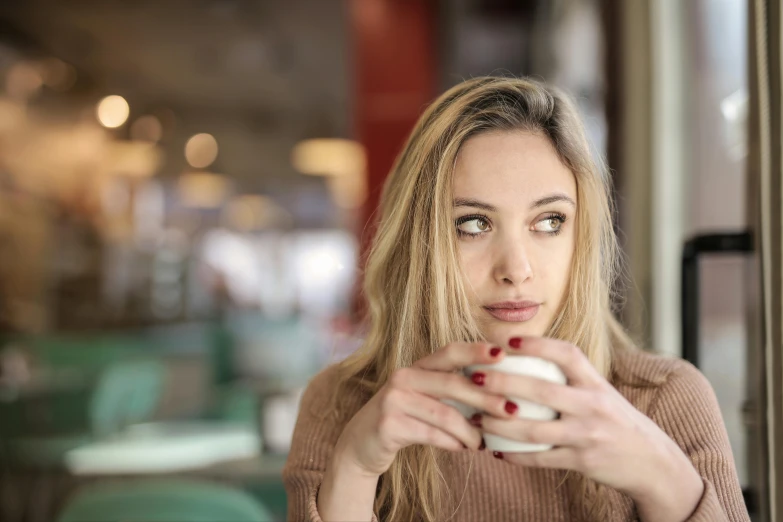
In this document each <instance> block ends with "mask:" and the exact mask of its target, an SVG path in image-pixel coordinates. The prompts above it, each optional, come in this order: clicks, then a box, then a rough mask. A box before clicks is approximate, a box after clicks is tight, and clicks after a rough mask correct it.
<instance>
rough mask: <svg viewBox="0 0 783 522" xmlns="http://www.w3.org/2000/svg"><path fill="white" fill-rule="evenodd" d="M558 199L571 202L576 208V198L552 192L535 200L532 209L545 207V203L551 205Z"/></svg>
mask: <svg viewBox="0 0 783 522" xmlns="http://www.w3.org/2000/svg"><path fill="white" fill-rule="evenodd" d="M558 201H565V202H566V203H569V204H570V205H571V206H572V207H574V208H576V203H574V200H573V199H571V198H569V197H568V196H566V195H565V194H551V195H549V196H544V197H543V198H540V199H537V200H535V201H534V202H533V204H532V205H530V208H531V209H534V208H538V207H543V206H544V205H549V204H550V203H556V202H558Z"/></svg>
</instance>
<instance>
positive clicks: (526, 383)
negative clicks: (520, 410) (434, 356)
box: [482, 370, 593, 415]
mask: <svg viewBox="0 0 783 522" xmlns="http://www.w3.org/2000/svg"><path fill="white" fill-rule="evenodd" d="M482 373H483V379H482V381H483V385H482V387H483V388H484V389H485V390H486V391H487V392H490V393H493V394H496V395H502V396H504V397H513V398H514V399H522V400H526V401H530V402H533V403H535V404H540V405H541V406H547V407H549V408H552V409H553V410H555V411H557V412H559V413H562V414H568V415H583V414H587V413H589V412H590V411H592V410H591V408H590V401H591V400H592V398H593V395H592V392H591V391H589V390H585V389H582V388H575V387H573V386H568V385H564V384H559V383H555V382H551V381H545V380H543V379H537V378H535V377H530V376H527V375H513V374H510V373H504V372H498V371H491V370H487V371H482Z"/></svg>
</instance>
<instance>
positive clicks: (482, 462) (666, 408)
mask: <svg viewBox="0 0 783 522" xmlns="http://www.w3.org/2000/svg"><path fill="white" fill-rule="evenodd" d="M335 378H336V372H335V371H334V367H330V368H327V369H326V370H324V371H323V372H321V373H320V374H318V375H317V376H316V377H315V378H314V379H313V380H312V382H311V383H310V385H309V387H308V388H307V391H306V392H305V394H304V397H303V399H302V403H301V409H300V413H299V419H298V421H297V424H296V429H295V432H294V438H293V443H292V447H291V453H290V455H289V457H288V462H287V463H286V466H285V469H284V470H283V479H284V482H285V487H286V491H287V493H288V520H289V521H310V522H322V521H321V518H320V516H319V514H318V508H317V505H316V498H317V495H318V487H319V486H320V484H321V479H322V477H323V474H324V470H325V468H326V466H327V463H328V462H329V458H330V455H331V453H332V449H333V448H334V445H335V443H336V441H337V438H338V437H339V436H340V433H341V432H342V429H343V425H335V424H334V423H329V422H324V421H321V420H319V419H322V418H323V414H324V411H325V408H327V404H328V402H327V401H328V399H329V397H330V392H331V391H332V390H333V389H334V386H335V382H336V381H335ZM612 381H613V383H614V385H615V387H616V388H617V389H618V390H619V391H620V393H622V394H623V396H625V397H626V398H627V399H628V400H629V401H630V402H631V403H632V404H633V405H634V406H635V407H636V408H637V409H638V410H640V411H642V412H643V413H645V414H646V415H647V416H649V417H650V418H651V419H653V420H654V421H655V422H656V423H657V424H658V426H660V427H661V428H662V429H663V431H665V432H666V433H667V434H668V435H669V436H670V437H671V438H672V439H673V440H674V441H676V442H677V444H679V446H680V448H682V450H683V451H684V452H685V453H686V454H687V455H688V456H689V457H690V459H691V460H692V461H693V465H694V466H695V467H696V469H697V470H698V472H699V474H700V475H701V476H702V477H703V479H704V485H705V488H704V495H703V497H702V499H701V501H700V502H699V504H698V507H697V508H696V510H695V512H694V513H693V514H692V516H691V517H690V518H689V519H688V520H689V521H692V522H695V521H699V522H701V521H703V522H724V521H737V520H741V521H748V520H749V517H748V513H747V510H746V508H745V505H744V503H743V500H742V492H741V490H740V485H739V481H738V479H737V473H736V469H735V466H734V458H733V456H732V454H731V447H730V446H729V440H728V436H727V434H726V429H725V427H724V424H723V420H722V418H721V414H720V410H719V409H718V404H717V401H716V399H715V394H714V392H713V391H712V388H711V387H710V385H709V383H708V382H707V380H706V379H705V378H704V377H703V376H702V375H701V373H699V371H698V370H697V369H696V368H694V367H693V366H692V365H690V364H688V363H687V362H684V361H681V360H678V359H667V358H662V357H657V356H653V355H650V354H647V353H644V352H637V351H634V352H626V353H622V354H620V355H618V356H617V357H616V359H615V364H614V373H613V378H612ZM651 384H652V385H651ZM367 399H368V398H367V397H362V396H361V394H356V396H354V397H345V401H347V402H345V403H344V404H345V405H346V406H347V407H349V408H350V410H349V411H358V409H359V408H361V406H362V405H363V404H364V403H365V402H366V401H367ZM471 462H472V466H471ZM469 470H470V473H468V471H469ZM639 472H640V473H644V470H639ZM563 476H564V472H563V471H559V470H543V469H532V468H524V467H521V466H518V465H514V464H510V463H508V462H505V461H503V460H498V459H495V458H493V457H492V455H491V454H490V453H489V452H486V451H481V452H464V453H450V454H449V460H448V462H447V463H446V469H444V470H443V477H446V480H447V481H448V487H449V490H451V491H452V492H455V491H456V492H460V496H461V492H462V491H465V496H464V498H463V499H462V502H461V503H460V504H459V507H458V508H455V509H456V512H455V513H454V516H453V517H452V518H451V519H450V520H453V521H454V522H506V521H529V522H537V521H541V522H561V521H562V522H564V521H567V520H569V507H568V506H569V498H568V495H569V492H568V488H564V487H558V486H559V485H560V483H561V481H562V479H563ZM466 486H467V487H466ZM608 500H609V503H610V505H611V508H612V515H611V517H610V519H608V522H615V521H616V522H620V521H623V522H624V521H633V520H637V515H636V511H635V508H634V505H633V502H632V501H631V499H630V498H628V497H626V496H624V495H622V494H621V493H619V492H617V491H615V490H609V499H608ZM451 514H452V513H451V510H450V512H449V513H444V517H443V518H444V520H445V519H447V518H449V515H451ZM328 522H338V521H328ZM339 522H346V521H339Z"/></svg>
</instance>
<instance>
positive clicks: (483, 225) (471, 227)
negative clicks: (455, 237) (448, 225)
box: [457, 218, 489, 234]
mask: <svg viewBox="0 0 783 522" xmlns="http://www.w3.org/2000/svg"><path fill="white" fill-rule="evenodd" d="M457 230H459V231H460V232H462V233H465V234H481V233H482V232H486V231H487V230H489V222H488V221H487V220H486V219H482V218H473V219H469V220H467V221H463V222H461V223H458V224H457Z"/></svg>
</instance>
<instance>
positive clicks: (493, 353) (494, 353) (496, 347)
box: [489, 346, 503, 357]
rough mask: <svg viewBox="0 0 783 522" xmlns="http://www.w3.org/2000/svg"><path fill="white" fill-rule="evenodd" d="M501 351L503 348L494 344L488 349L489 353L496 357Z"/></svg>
mask: <svg viewBox="0 0 783 522" xmlns="http://www.w3.org/2000/svg"><path fill="white" fill-rule="evenodd" d="M502 351H503V349H502V348H500V346H495V347H494V348H492V349H491V350H490V351H489V355H490V356H492V357H497V356H498V355H500V352H502Z"/></svg>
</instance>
